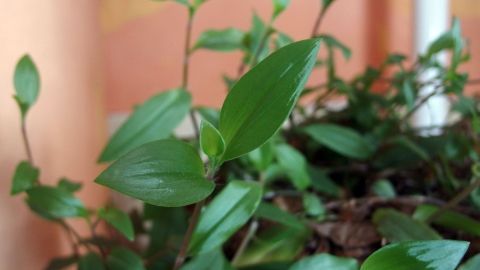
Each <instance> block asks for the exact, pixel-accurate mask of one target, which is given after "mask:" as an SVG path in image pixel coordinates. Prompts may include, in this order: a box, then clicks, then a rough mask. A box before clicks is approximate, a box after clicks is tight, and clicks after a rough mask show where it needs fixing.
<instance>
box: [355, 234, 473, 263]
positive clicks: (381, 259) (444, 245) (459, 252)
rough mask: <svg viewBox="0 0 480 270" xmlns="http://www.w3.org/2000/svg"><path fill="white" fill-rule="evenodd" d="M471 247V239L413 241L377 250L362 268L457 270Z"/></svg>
mask: <svg viewBox="0 0 480 270" xmlns="http://www.w3.org/2000/svg"><path fill="white" fill-rule="evenodd" d="M467 249H468V242H463V241H451V240H433V241H413V242H402V243H397V244H391V245H388V246H386V247H383V248H381V249H379V250H377V251H376V252H375V253H373V254H372V255H370V257H368V258H367V260H366V261H365V262H364V263H363V265H362V267H361V270H386V269H388V270H454V269H455V267H456V266H457V265H458V264H459V262H460V260H461V259H462V257H463V255H464V254H465V252H466V251H467Z"/></svg>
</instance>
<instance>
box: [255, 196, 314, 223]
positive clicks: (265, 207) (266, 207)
mask: <svg viewBox="0 0 480 270" xmlns="http://www.w3.org/2000/svg"><path fill="white" fill-rule="evenodd" d="M255 216H256V217H259V218H263V219H266V220H270V221H273V222H277V223H279V224H282V225H285V226H288V227H291V228H295V229H298V230H302V229H305V225H303V223H302V222H301V221H300V220H299V219H298V218H297V217H296V216H294V215H292V214H290V213H288V212H286V211H284V210H282V209H280V208H278V207H277V206H275V205H274V204H271V203H267V202H262V203H260V205H259V206H258V208H257V211H255Z"/></svg>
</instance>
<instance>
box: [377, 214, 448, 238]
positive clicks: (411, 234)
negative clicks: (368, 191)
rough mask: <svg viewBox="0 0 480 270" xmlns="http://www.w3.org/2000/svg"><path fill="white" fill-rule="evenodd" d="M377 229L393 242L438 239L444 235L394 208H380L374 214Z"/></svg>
mask: <svg viewBox="0 0 480 270" xmlns="http://www.w3.org/2000/svg"><path fill="white" fill-rule="evenodd" d="M373 222H374V223H375V224H376V225H377V230H378V231H379V232H380V233H381V234H382V235H383V236H384V237H386V238H387V239H388V240H390V241H391V242H401V241H412V240H438V239H441V238H442V237H441V236H440V235H439V234H438V233H437V232H436V231H435V230H433V229H432V228H430V227H429V226H428V225H426V224H425V223H423V222H420V221H417V220H414V219H412V218H411V217H409V216H407V215H405V214H403V213H401V212H398V211H396V210H394V209H389V208H384V209H378V210H377V211H375V213H374V214H373Z"/></svg>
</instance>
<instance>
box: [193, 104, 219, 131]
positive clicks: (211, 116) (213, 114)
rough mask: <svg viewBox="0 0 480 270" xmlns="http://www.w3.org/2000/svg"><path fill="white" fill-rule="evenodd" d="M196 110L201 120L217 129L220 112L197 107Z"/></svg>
mask: <svg viewBox="0 0 480 270" xmlns="http://www.w3.org/2000/svg"><path fill="white" fill-rule="evenodd" d="M196 110H197V112H198V113H199V114H200V116H201V117H202V119H203V120H205V121H208V122H210V123H211V124H212V125H213V126H214V127H218V122H219V121H220V120H219V119H220V112H219V111H218V110H217V109H213V108H208V107H198V108H197V109H196Z"/></svg>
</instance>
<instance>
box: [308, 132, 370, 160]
mask: <svg viewBox="0 0 480 270" xmlns="http://www.w3.org/2000/svg"><path fill="white" fill-rule="evenodd" d="M305 132H306V133H307V134H308V135H310V136H311V137H312V138H313V139H314V140H315V141H317V142H318V143H320V144H322V145H324V146H326V147H328V148H329V149H331V150H333V151H335V152H337V153H339V154H341V155H344V156H347V157H350V158H354V159H367V158H369V157H370V156H371V155H372V153H373V151H372V147H371V146H370V144H369V143H368V142H367V141H366V140H365V139H364V138H363V137H362V136H361V135H360V134H358V133H357V132H356V131H355V130H353V129H350V128H346V127H342V126H338V125H333V124H314V125H310V126H308V127H306V128H305Z"/></svg>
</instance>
